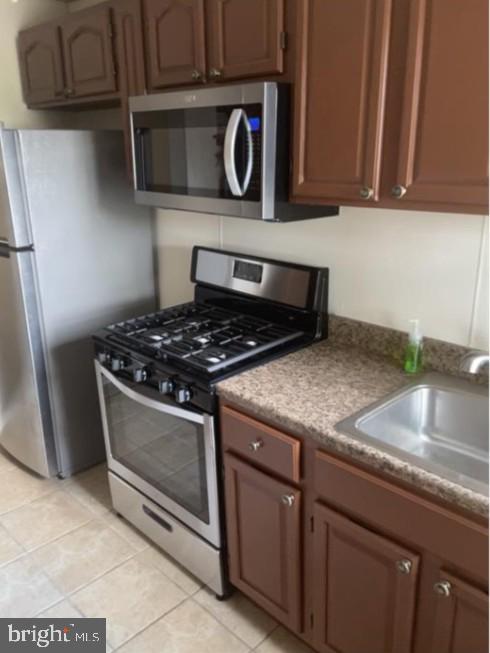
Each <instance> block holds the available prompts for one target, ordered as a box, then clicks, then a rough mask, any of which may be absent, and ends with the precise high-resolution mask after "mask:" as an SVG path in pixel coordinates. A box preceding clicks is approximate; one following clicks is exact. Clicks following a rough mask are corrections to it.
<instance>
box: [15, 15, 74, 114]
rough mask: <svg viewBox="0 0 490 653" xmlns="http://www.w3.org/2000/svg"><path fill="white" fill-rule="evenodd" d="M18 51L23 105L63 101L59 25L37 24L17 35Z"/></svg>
mask: <svg viewBox="0 0 490 653" xmlns="http://www.w3.org/2000/svg"><path fill="white" fill-rule="evenodd" d="M17 49H18V54H19V65H20V76H21V82H22V90H23V93H24V100H25V102H26V104H28V105H32V104H41V103H45V102H55V101H57V102H59V101H60V100H62V99H63V91H64V81H63V64H62V57H61V45H60V35H59V30H58V26H57V25H55V24H48V25H39V27H33V28H32V29H27V30H24V31H23V32H20V33H19V36H18V40H17Z"/></svg>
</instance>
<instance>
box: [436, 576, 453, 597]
mask: <svg viewBox="0 0 490 653" xmlns="http://www.w3.org/2000/svg"><path fill="white" fill-rule="evenodd" d="M451 589H452V588H451V583H450V582H449V581H448V580H441V581H439V582H438V583H435V585H434V592H435V593H436V594H439V596H444V597H445V598H447V597H448V596H451Z"/></svg>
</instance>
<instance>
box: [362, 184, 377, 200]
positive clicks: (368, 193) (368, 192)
mask: <svg viewBox="0 0 490 653" xmlns="http://www.w3.org/2000/svg"><path fill="white" fill-rule="evenodd" d="M359 195H360V197H361V199H362V200H370V199H371V198H372V197H373V195H374V190H373V189H372V188H370V187H369V186H363V187H362V188H361V190H360V191H359Z"/></svg>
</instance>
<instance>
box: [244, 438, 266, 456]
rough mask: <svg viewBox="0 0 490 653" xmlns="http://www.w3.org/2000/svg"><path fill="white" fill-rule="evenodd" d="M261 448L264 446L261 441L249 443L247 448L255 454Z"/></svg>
mask: <svg viewBox="0 0 490 653" xmlns="http://www.w3.org/2000/svg"><path fill="white" fill-rule="evenodd" d="M263 446H264V442H263V441H262V440H254V442H250V444H249V445H248V448H249V449H250V451H253V452H254V453H255V452H256V451H258V450H259V449H260V448H261V447H263Z"/></svg>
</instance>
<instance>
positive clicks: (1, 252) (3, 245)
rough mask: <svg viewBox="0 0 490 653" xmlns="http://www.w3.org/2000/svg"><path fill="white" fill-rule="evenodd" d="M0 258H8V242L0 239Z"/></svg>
mask: <svg viewBox="0 0 490 653" xmlns="http://www.w3.org/2000/svg"><path fill="white" fill-rule="evenodd" d="M0 256H1V257H2V258H10V247H9V244H8V241H6V240H2V239H0Z"/></svg>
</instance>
